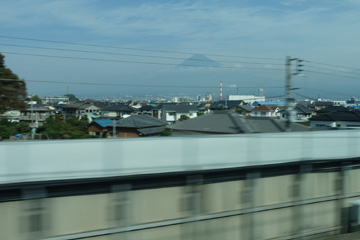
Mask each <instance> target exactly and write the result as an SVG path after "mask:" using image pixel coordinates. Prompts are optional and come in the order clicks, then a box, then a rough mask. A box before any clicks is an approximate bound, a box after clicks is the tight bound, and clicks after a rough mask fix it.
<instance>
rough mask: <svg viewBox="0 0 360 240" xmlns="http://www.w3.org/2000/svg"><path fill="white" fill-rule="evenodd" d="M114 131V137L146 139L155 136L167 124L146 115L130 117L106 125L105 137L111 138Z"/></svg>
mask: <svg viewBox="0 0 360 240" xmlns="http://www.w3.org/2000/svg"><path fill="white" fill-rule="evenodd" d="M114 124H115V130H116V137H119V138H123V137H127V138H128V137H147V136H157V135H158V134H159V133H161V132H162V131H164V129H165V126H166V125H167V124H168V123H167V122H165V121H162V120H160V119H157V118H154V117H151V116H148V115H132V116H130V117H127V118H123V119H120V120H117V121H115V122H114V123H109V124H108V125H107V132H106V137H111V136H112V134H113V130H114Z"/></svg>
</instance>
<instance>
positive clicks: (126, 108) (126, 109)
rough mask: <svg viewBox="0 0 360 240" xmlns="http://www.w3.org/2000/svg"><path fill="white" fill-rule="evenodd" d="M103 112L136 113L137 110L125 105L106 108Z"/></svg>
mask: <svg viewBox="0 0 360 240" xmlns="http://www.w3.org/2000/svg"><path fill="white" fill-rule="evenodd" d="M101 111H105V112H106V111H110V112H111V111H121V112H134V111H135V109H134V108H132V107H130V106H127V105H125V104H115V105H111V106H108V107H104V108H102V109H101Z"/></svg>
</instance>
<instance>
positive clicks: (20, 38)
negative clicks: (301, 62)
mask: <svg viewBox="0 0 360 240" xmlns="http://www.w3.org/2000/svg"><path fill="white" fill-rule="evenodd" d="M0 38H7V39H17V40H26V41H36V42H47V43H60V44H68V45H78V46H88V47H102V48H113V49H126V50H136V51H147V52H162V53H176V54H191V55H193V54H196V53H192V52H178V51H165V50H153V49H144V48H131V47H118V46H109V45H99V44H86V43H75V42H65V41H54V40H43V39H35V38H22V37H12V36H3V35H0ZM205 55H207V56H217V57H230V58H248V59H262V60H275V61H283V59H279V58H264V57H248V56H234V55H221V54H205Z"/></svg>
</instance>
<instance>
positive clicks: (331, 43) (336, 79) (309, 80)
mask: <svg viewBox="0 0 360 240" xmlns="http://www.w3.org/2000/svg"><path fill="white" fill-rule="evenodd" d="M1 5H2V6H1V8H0V36H1V37H0V52H3V54H4V55H5V56H6V59H5V60H6V65H7V66H8V67H9V68H11V69H12V70H13V71H14V72H15V73H17V74H18V75H19V76H20V77H21V78H23V79H25V80H29V82H28V92H29V93H30V94H38V95H41V96H45V95H63V94H65V93H66V91H67V88H68V87H69V88H70V92H72V93H74V94H76V95H78V96H84V97H87V96H89V97H91V96H94V97H95V96H102V95H109V96H124V95H132V96H137V95H145V94H146V95H154V96H155V95H157V94H173V95H177V94H178V95H181V94H184V95H185V94H188V95H195V94H198V93H200V94H202V95H204V94H205V93H206V92H209V91H210V92H213V93H214V95H215V96H216V95H218V89H215V88H213V87H216V86H218V85H219V82H220V81H223V85H224V86H237V87H239V89H240V91H239V92H240V93H241V94H252V93H256V92H257V88H264V89H265V94H266V95H268V96H277V95H282V94H283V92H284V90H283V89H281V88H279V89H276V88H272V87H283V85H284V81H285V80H284V78H285V77H284V75H285V72H284V71H283V70H274V69H278V68H280V69H281V68H283V67H284V66H283V64H284V63H285V56H292V57H297V58H301V59H305V60H308V61H312V62H319V63H326V64H331V65H336V66H344V67H349V68H351V69H348V68H341V67H333V66H328V65H319V64H315V63H306V64H305V67H304V69H305V75H306V76H307V77H304V78H298V77H295V78H294V85H295V86H298V87H301V88H302V89H300V90H299V93H301V94H303V95H308V96H312V97H317V96H320V97H330V96H336V97H345V98H346V96H347V95H348V96H349V97H350V96H353V95H354V96H358V97H360V96H359V95H360V94H359V93H358V92H357V91H356V89H357V88H358V84H359V80H360V71H357V70H354V69H352V68H357V69H360V66H359V65H360V64H359V63H360V61H359V60H360V48H359V43H360V41H359V39H360V30H359V29H360V28H359V23H358V19H359V15H360V1H357V0H343V1H338V0H317V1H313V0H292V1H290V0H288V1H286V0H262V1H249V0H239V1H212V0H206V1H205V0H204V1H160V0H158V1H140V0H136V1H115V0H106V1H104V0H101V1H100V0H75V1H70V0H68V1H66V0H61V1H48V0H31V1H30V0H15V1H14V0H3V1H2V4H1ZM6 37H17V38H26V39H39V40H52V41H58V42H73V43H84V44H92V45H102V46H117V47H120V48H105V47H94V46H84V45H69V44H60V43H54V42H53V43H51V42H40V41H30V40H25V39H14V38H6ZM10 45H18V46H10ZM20 46H22V47H20ZM24 46H26V47H24ZM29 46H35V47H46V48H58V49H59V48H61V49H66V50H81V51H92V52H94V51H96V52H103V54H100V53H84V52H69V51H64V50H62V51H60V50H54V49H39V48H37V49H36V48H29ZM125 48H136V49H143V50H133V49H132V50H131V49H125ZM144 50H158V51H144ZM163 51H167V52H163ZM105 52H106V53H112V54H113V55H109V54H104V53H105ZM175 52H177V53H175ZM179 52H183V54H182V53H179ZM14 53H21V54H38V55H52V56H63V57H72V58H83V59H61V58H50V57H40V56H29V55H27V56H24V55H16V54H14ZM114 53H115V54H118V55H114ZM192 53H194V54H195V53H198V54H203V55H206V56H207V57H209V58H211V59H213V60H215V61H218V62H220V63H221V64H222V66H224V68H219V69H208V68H201V69H197V68H187V69H178V68H175V67H174V66H173V65H176V64H178V63H181V62H183V61H184V60H185V59H186V58H189V57H191V56H192ZM125 54H127V55H125ZM130 55H131V56H130ZM134 55H137V56H134ZM138 55H142V57H140V56H138ZM144 55H146V56H147V57H144ZM219 55H221V56H219ZM159 56H160V57H166V58H156V57H159ZM226 56H240V57H244V56H245V57H253V58H234V57H226ZM89 58H91V59H102V60H103V61H95V60H84V59H89ZM258 58H266V59H258ZM273 59H280V60H273ZM105 60H106V61H105ZM108 60H111V61H113V62H111V61H108ZM115 61H117V62H115ZM124 61H132V62H147V63H164V64H169V65H161V64H141V63H127V62H124ZM248 62H253V63H257V64H248ZM171 64H173V65H171ZM278 64H279V65H278ZM250 67H257V68H260V69H249V68H250ZM269 69H271V70H269ZM307 70H311V71H313V72H310V71H308V72H306V71H307ZM314 71H317V72H322V73H326V74H319V73H314ZM334 75H339V76H334ZM344 76H347V77H344ZM357 78H358V79H357ZM30 80H39V81H45V82H72V83H76V82H88V83H94V84H99V83H103V84H105V85H102V86H99V85H86V84H85V85H77V84H59V83H57V84H51V83H36V82H33V81H30ZM106 84H120V85H121V84H123V85H147V86H150V85H154V86H155V85H158V86H174V87H167V88H165V87H161V88H160V87H159V88H155V87H145V86H144V87H134V86H120V85H112V86H107V85H106ZM175 86H188V87H190V88H179V87H175ZM191 86H201V87H204V88H191ZM207 86H208V87H209V88H206V87H207ZM250 87H251V88H250ZM235 92H236V89H224V94H225V95H226V94H234V93H235Z"/></svg>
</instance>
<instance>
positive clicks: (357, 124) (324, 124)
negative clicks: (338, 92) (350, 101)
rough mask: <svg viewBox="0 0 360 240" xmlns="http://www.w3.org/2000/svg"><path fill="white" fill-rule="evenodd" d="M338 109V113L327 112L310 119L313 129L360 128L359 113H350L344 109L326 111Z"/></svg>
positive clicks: (338, 107)
mask: <svg viewBox="0 0 360 240" xmlns="http://www.w3.org/2000/svg"><path fill="white" fill-rule="evenodd" d="M326 109H328V110H330V109H337V111H325V112H324V113H319V112H320V111H318V113H317V114H316V115H315V116H313V117H312V118H310V127H312V128H321V129H328V128H338V129H344V128H360V113H359V112H358V111H350V110H348V109H346V108H344V107H340V106H337V107H331V108H325V109H323V110H322V111H324V110H326Z"/></svg>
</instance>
